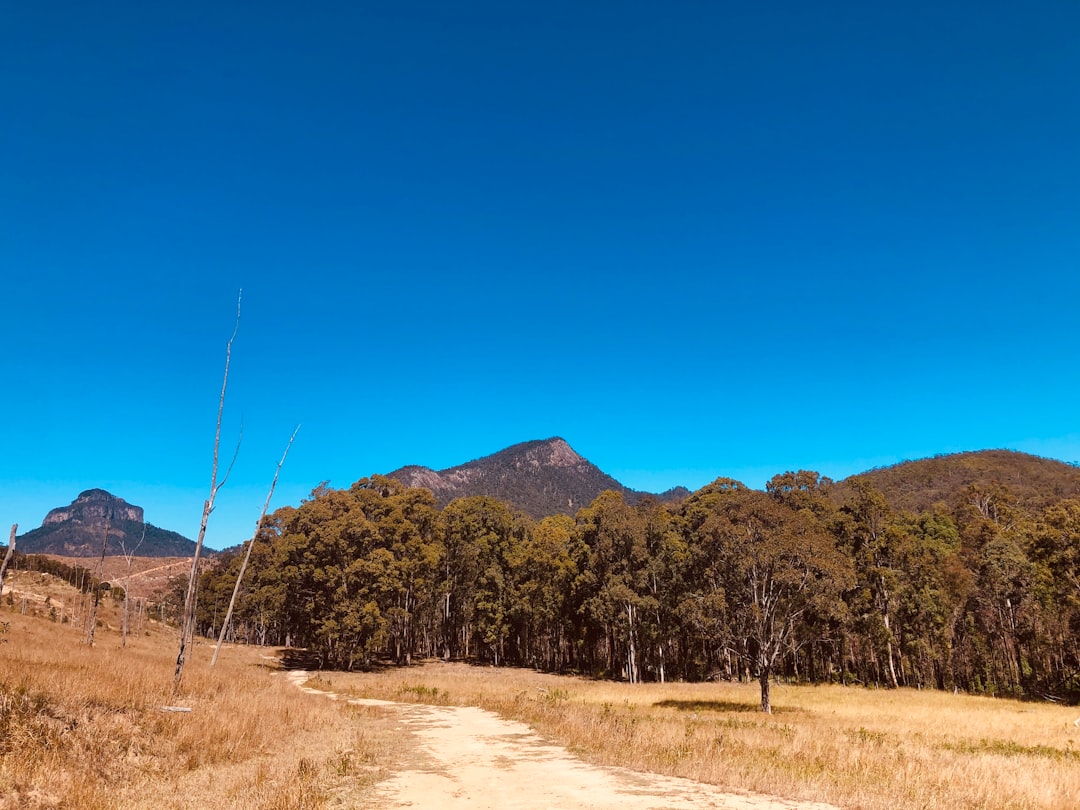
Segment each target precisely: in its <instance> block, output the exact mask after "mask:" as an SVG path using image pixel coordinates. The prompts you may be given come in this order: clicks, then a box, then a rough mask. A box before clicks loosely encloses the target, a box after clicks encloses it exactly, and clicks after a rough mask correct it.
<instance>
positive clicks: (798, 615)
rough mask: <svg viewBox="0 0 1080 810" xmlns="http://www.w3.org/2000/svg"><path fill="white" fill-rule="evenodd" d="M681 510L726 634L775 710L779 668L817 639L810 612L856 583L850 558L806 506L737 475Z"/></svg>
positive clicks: (767, 706) (825, 611)
mask: <svg viewBox="0 0 1080 810" xmlns="http://www.w3.org/2000/svg"><path fill="white" fill-rule="evenodd" d="M682 511H683V515H684V520H685V521H686V523H685V525H686V529H687V530H688V531H689V532H690V542H692V543H693V544H695V545H696V546H697V549H698V554H699V557H700V559H701V560H702V561H703V562H704V563H705V566H706V570H705V571H703V572H702V573H703V575H704V577H705V578H706V579H707V580H712V582H713V584H712V585H711V589H712V591H713V593H714V594H717V595H718V596H720V604H719V605H718V607H720V608H721V610H722V613H723V620H724V621H723V624H722V627H721V632H722V637H721V639H720V641H721V643H722V644H723V645H725V646H726V647H728V648H729V649H731V650H733V651H734V652H735V653H736V654H737V655H738V656H739V657H740V658H741V659H742V660H743V661H744V662H745V663H746V664H747V665H748V666H749V668H750V670H751V672H752V673H753V674H754V676H755V677H756V678H757V680H758V682H759V683H760V685H761V709H762V711H763V712H771V711H772V702H771V697H770V688H769V687H770V679H771V677H772V674H773V671H774V669H775V668H776V667H777V665H778V664H779V663H780V661H781V660H782V658H783V657H784V656H785V655H787V654H788V653H792V652H795V651H797V650H798V649H799V648H800V647H801V646H802V645H804V644H806V643H808V642H809V641H811V640H812V639H813V638H814V636H813V634H812V633H811V632H808V630H809V628H810V627H811V625H810V624H809V623H808V622H807V619H808V618H810V617H812V616H827V615H829V614H830V613H831V612H833V611H835V610H837V609H838V605H839V604H840V595H841V593H842V592H843V591H844V590H845V589H846V588H848V587H850V585H851V582H852V571H851V565H850V562H849V561H848V559H847V558H846V557H845V556H844V555H843V554H842V553H841V552H840V551H839V549H838V548H837V546H836V542H835V540H834V538H833V536H832V535H831V534H830V533H829V532H827V531H826V530H825V529H824V527H823V526H822V525H821V523H820V522H819V521H817V520H816V519H814V518H813V517H812V516H811V515H809V514H808V513H807V511H806V510H801V511H793V510H792V509H789V508H787V507H786V506H784V505H783V504H781V503H778V502H777V501H776V500H774V499H773V498H771V497H769V496H768V495H767V494H765V493H762V492H758V491H756V490H751V489H748V488H746V487H745V486H744V485H742V484H740V483H739V482H737V481H732V480H730V479H719V480H717V481H716V482H714V483H713V484H711V485H709V486H707V487H705V488H704V489H703V490H700V491H699V492H697V493H695V494H694V495H693V496H691V497H690V498H689V499H687V501H686V503H685V504H684V506H683V510H682ZM721 595H722V596H721Z"/></svg>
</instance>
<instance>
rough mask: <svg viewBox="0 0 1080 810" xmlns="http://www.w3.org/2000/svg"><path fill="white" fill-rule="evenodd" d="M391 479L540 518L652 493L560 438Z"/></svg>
mask: <svg viewBox="0 0 1080 810" xmlns="http://www.w3.org/2000/svg"><path fill="white" fill-rule="evenodd" d="M389 477H390V478H395V479H397V480H398V481H401V482H402V483H403V484H405V486H408V487H423V488H425V489H427V490H430V491H431V493H432V494H433V495H434V496H435V500H436V501H437V502H438V503H439V506H440V507H442V506H446V504H448V503H450V501H452V500H454V499H455V498H462V497H468V496H473V495H487V496H490V497H493V498H498V499H499V500H502V501H506V502H508V503H511V504H513V505H514V506H516V507H517V508H518V509H520V510H522V511H523V512H525V513H526V514H529V515H531V516H532V517H535V518H541V517H545V516H547V515H555V514H565V515H573V514H575V513H576V512H577V510H578V509H581V508H582V507H584V506H588V505H589V504H590V503H592V502H593V500H594V499H595V498H596V496H597V495H599V494H600V493H601V492H604V491H605V490H609V489H610V490H614V491H615V492H619V493H622V495H623V497H624V498H626V500H627V501H629V502H631V503H633V502H635V501H637V500H639V499H640V498H641V497H643V496H645V495H646V494H648V493H643V492H637V491H635V490H632V489H629V488H628V487H625V486H623V485H622V484H620V483H619V482H618V481H617V480H615V479H614V478H612V477H611V476H610V475H608V474H607V473H605V472H603V471H602V470H601V469H600V468H598V467H597V466H596V465H595V464H592V463H591V462H589V461H588V460H587V459H584V458H582V457H581V456H579V455H578V454H577V453H576V452H574V450H573V448H571V447H570V445H569V444H567V443H566V441H565V440H564V439H561V438H558V437H555V438H552V439H544V440H540V441H531V442H524V443H523V444H515V445H514V446H512V447H508V448H506V449H505V450H500V451H499V452H498V453H494V454H493V455H490V456H485V457H483V458H480V459H476V460H475V461H470V462H468V463H467V464H461V465H459V466H457V467H450V468H449V469H446V470H438V471H436V470H432V469H430V468H428V467H418V466H409V467H402V468H401V469H399V470H395V471H394V472H392V473H390V474H389ZM683 494H687V493H686V490H681V489H680V490H673V491H672V492H670V493H664V495H662V496H658V497H661V498H662V499H673V498H676V497H680V496H681V495H683Z"/></svg>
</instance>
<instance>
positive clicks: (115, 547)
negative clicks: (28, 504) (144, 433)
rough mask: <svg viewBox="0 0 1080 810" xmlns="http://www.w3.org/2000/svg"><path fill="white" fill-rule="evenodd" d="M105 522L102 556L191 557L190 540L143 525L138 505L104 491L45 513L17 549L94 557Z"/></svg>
mask: <svg viewBox="0 0 1080 810" xmlns="http://www.w3.org/2000/svg"><path fill="white" fill-rule="evenodd" d="M106 520H107V521H108V530H109V540H108V546H107V549H106V553H107V554H121V553H123V550H124V549H126V550H127V551H128V552H132V551H134V552H135V553H136V554H138V556H140V557H190V556H191V555H193V554H194V553H195V543H194V541H192V540H189V539H188V538H186V537H184V536H183V535H181V534H178V533H177V532H172V531H169V530H168V529H162V528H159V527H157V526H154V525H153V524H150V523H144V513H143V509H142V507H140V506H133V505H132V504H129V503H128V502H127V501H125V500H124V499H123V498H118V497H116V496H115V495H113V494H111V493H109V492H106V491H105V490H103V489H88V490H86V491H85V492H81V493H79V496H78V497H77V498H76V499H75V500H74V501H72V502H71V504H70V505H68V506H60V507H57V508H55V509H52V510H50V511H49V513H48V514H47V515H46V516H45V520H44V521H42V524H41V526H40V527H39V528H37V529H33V530H32V531H29V532H27V533H26V534H23V535H21V536H20V537H17V538H16V549H17V550H18V551H21V552H23V553H24V554H58V555H61V556H65V557H96V556H98V555H100V554H101V545H102V543H103V542H104V540H105V524H106ZM144 529H145V531H146V536H145V538H144V537H143V531H144ZM140 539H141V540H142V542H141V544H140ZM136 546H137V547H138V550H137V551H136V550H135V549H136Z"/></svg>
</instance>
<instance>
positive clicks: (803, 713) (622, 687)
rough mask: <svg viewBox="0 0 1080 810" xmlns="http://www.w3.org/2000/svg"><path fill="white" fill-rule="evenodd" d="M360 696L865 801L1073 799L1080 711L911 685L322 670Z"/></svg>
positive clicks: (610, 754)
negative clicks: (765, 707)
mask: <svg viewBox="0 0 1080 810" xmlns="http://www.w3.org/2000/svg"><path fill="white" fill-rule="evenodd" d="M320 680H321V682H322V686H321V688H331V689H334V690H337V691H345V692H351V693H354V694H357V695H360V696H365V697H381V698H385V699H396V700H405V701H412V702H433V703H442V704H446V703H450V704H455V705H475V706H482V707H485V708H488V709H491V710H493V711H496V712H498V713H499V714H501V715H503V716H506V717H512V718H515V719H519V720H523V721H525V722H527V723H529V724H531V725H533V726H534V727H535V728H536V729H538V730H539V731H540V732H542V733H544V734H545V735H547V736H549V737H550V738H552V739H554V740H556V741H558V742H560V743H562V744H564V745H567V746H568V747H569V748H570V749H571V750H572V751H575V752H577V753H579V754H580V755H582V756H583V757H585V758H587V759H589V760H591V761H594V762H603V763H608V764H618V765H624V766H627V767H631V768H636V769H641V770H649V771H655V772H659V773H666V774H673V775H677V776H684V777H689V778H692V779H698V780H702V781H705V782H710V783H713V784H716V785H720V786H723V787H725V788H729V789H743V790H752V791H757V792H761V793H769V794H774V795H779V796H785V797H788V798H793V799H807V800H817V801H824V802H830V803H832V804H835V805H838V806H840V807H844V808H863V809H865V810H915V808H920V810H926V809H928V808H980V809H981V810H1027V809H1028V808H1039V809H1040V810H1066V808H1069V809H1070V810H1072V808H1076V807H1080V752H1078V750H1077V749H1078V748H1080V729H1078V728H1077V727H1076V726H1074V725H1073V720H1074V719H1076V718H1077V717H1078V715H1080V709H1076V708H1069V707H1061V706H1052V705H1044V704H1028V703H1019V702H1014V701H1006V700H994V699H990V698H977V697H970V696H964V695H952V694H946V693H941V692H930V691H924V692H918V691H914V690H893V691H885V690H864V689H855V688H844V687H839V686H821V687H809V686H802V687H793V686H776V687H774V690H773V701H774V707H775V714H774V715H772V716H767V715H763V714H761V713H760V711H759V710H758V702H759V692H758V689H757V686H756V684H729V683H721V684H638V685H634V686H631V685H629V684H616V683H610V682H598V681H590V680H586V679H580V678H567V677H557V676H551V675H541V674H537V673H533V672H530V671H526V670H509V669H493V668H481V667H470V666H467V665H463V664H442V663H430V664H426V665H424V666H421V667H415V668H412V669H407V670H400V669H397V670H386V671H383V672H381V673H375V674H344V673H340V674H324V675H323V676H322V677H321V679H320Z"/></svg>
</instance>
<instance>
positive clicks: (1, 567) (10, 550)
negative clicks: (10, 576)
mask: <svg viewBox="0 0 1080 810" xmlns="http://www.w3.org/2000/svg"><path fill="white" fill-rule="evenodd" d="M18 530H19V524H18V523H12V524H11V537H10V538H9V539H8V547H7V554H5V555H4V562H3V563H0V595H3V593H4V575H5V574H6V573H7V567H8V563H9V562H11V555H12V554H14V553H15V532H17V531H18Z"/></svg>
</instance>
